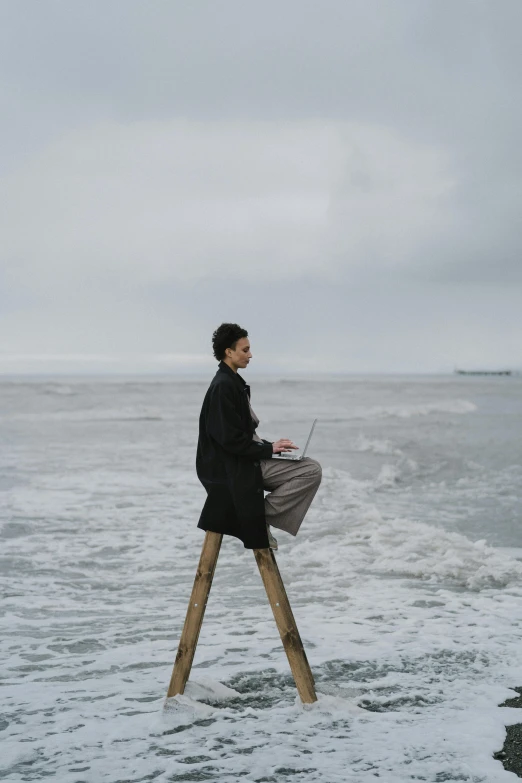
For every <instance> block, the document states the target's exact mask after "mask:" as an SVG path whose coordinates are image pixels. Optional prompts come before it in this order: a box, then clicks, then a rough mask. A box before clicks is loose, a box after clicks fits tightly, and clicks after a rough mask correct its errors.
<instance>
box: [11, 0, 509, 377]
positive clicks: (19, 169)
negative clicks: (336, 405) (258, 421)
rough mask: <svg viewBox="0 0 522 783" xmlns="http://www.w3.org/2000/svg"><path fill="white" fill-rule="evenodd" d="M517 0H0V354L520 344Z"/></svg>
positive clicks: (159, 355) (31, 364) (205, 366)
mask: <svg viewBox="0 0 522 783" xmlns="http://www.w3.org/2000/svg"><path fill="white" fill-rule="evenodd" d="M521 29H522V3H521V2H520V0H321V1H320V2H319V1H318V0H314V1H313V2H311V1H310V0H277V2H273V1H272V0H263V2H253V0H252V1H250V0H208V1H205V0H190V1H189V0H141V1H140V2H137V1H136V0H75V1H74V2H70V0H62V1H61V2H57V1H56V0H45V1H44V2H31V1H30V0H27V1H26V2H20V0H0V58H1V69H0V110H1V116H2V123H1V144H0V200H1V212H0V373H16V372H55V371H59V372H76V371H78V372H86V371H95V372H100V371H102V372H114V371H117V372H133V371H136V372H138V371H145V372H151V371H154V372H161V371H169V372H171V371H176V370H179V371H183V370H191V371H194V370H198V371H202V372H208V370H209V369H210V370H213V369H214V367H215V364H216V363H215V360H214V359H213V358H212V355H211V335H212V331H213V330H214V329H215V328H216V327H217V326H218V325H219V324H220V323H221V322H222V321H234V322H238V323H239V324H240V325H242V326H244V327H245V328H246V329H248V331H249V335H250V340H251V345H252V352H253V354H254V361H253V362H252V364H251V367H250V368H249V370H248V373H255V372H256V371H259V372H268V371H271V370H273V371H275V372H279V373H281V372H282V373H289V372H297V371H306V372H313V371H318V372H322V371H329V372H451V371H452V370H453V368H454V366H459V367H464V368H476V367H488V368H489V367H492V368H500V367H502V368H503V367H513V368H522V94H521V93H522V87H521V85H522V47H521V46H520V30H521Z"/></svg>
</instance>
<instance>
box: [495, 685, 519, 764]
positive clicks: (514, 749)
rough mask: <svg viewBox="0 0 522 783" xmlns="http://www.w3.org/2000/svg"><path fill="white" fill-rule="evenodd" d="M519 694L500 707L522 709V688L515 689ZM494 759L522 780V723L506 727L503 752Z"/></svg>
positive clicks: (498, 752) (496, 754) (497, 753)
mask: <svg viewBox="0 0 522 783" xmlns="http://www.w3.org/2000/svg"><path fill="white" fill-rule="evenodd" d="M513 690H514V691H517V692H518V694H519V695H518V696H514V697H513V698H512V699H506V701H504V702H502V704H499V705H498V706H499V707H519V708H520V707H522V687H517V688H513ZM493 758H494V759H497V761H501V762H502V765H503V767H504V769H505V770H506V771H507V772H513V773H514V774H515V775H518V777H519V778H522V723H514V724H513V725H512V726H506V739H505V740H504V744H503V746H502V750H498V751H497V752H496V753H494V754H493Z"/></svg>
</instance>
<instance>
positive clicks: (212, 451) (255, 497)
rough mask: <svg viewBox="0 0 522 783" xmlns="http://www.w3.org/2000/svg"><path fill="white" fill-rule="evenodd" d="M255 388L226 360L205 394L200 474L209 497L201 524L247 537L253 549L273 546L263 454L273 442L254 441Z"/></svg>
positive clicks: (269, 451)
mask: <svg viewBox="0 0 522 783" xmlns="http://www.w3.org/2000/svg"><path fill="white" fill-rule="evenodd" d="M249 399H250V387H249V386H248V384H247V383H245V381H244V380H243V378H242V377H241V376H240V375H238V373H235V372H234V370H232V369H231V368H230V367H229V366H228V364H225V362H223V361H222V362H220V363H219V368H218V371H217V373H216V374H215V376H214V378H213V379H212V382H211V384H210V386H209V388H208V390H207V393H206V394H205V399H204V400H203V405H202V407H201V414H200V417H199V439H198V449H197V455H196V471H197V474H198V478H199V480H200V481H201V483H202V484H203V486H204V487H205V489H206V490H207V493H208V494H207V499H206V501H205V505H204V506H203V510H202V512H201V516H200V518H199V522H198V527H200V528H201V529H202V530H211V531H213V532H214V533H225V534H226V535H229V536H236V538H239V539H241V541H242V542H243V544H244V545H245V547H246V548H247V549H266V548H268V534H267V529H266V519H265V500H264V497H265V496H264V493H263V476H262V474H261V464H260V462H259V460H260V459H271V457H272V444H271V443H270V441H268V440H264V441H263V442H262V443H259V442H257V441H255V440H252V435H253V433H254V431H255V425H254V422H253V421H252V416H251V414H250V408H249V405H248V400H249Z"/></svg>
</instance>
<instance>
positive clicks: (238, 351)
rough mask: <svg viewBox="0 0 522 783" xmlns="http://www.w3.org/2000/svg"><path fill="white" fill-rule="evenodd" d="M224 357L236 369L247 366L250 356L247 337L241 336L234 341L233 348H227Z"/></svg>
mask: <svg viewBox="0 0 522 783" xmlns="http://www.w3.org/2000/svg"><path fill="white" fill-rule="evenodd" d="M226 358H227V359H228V361H229V362H230V363H231V364H232V365H233V366H234V367H235V368H236V370H239V369H240V368H241V367H248V363H249V361H250V359H251V358H252V354H251V353H250V342H249V340H248V337H241V338H240V339H239V340H238V341H237V343H236V348H235V350H234V349H233V348H227V350H226Z"/></svg>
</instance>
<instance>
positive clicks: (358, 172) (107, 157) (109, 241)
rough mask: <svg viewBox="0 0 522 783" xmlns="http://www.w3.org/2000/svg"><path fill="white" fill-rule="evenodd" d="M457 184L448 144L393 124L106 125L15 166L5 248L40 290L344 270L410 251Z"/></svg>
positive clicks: (6, 191) (5, 188)
mask: <svg viewBox="0 0 522 783" xmlns="http://www.w3.org/2000/svg"><path fill="white" fill-rule="evenodd" d="M451 186H452V182H451V178H450V177H449V174H448V172H447V164H446V160H445V156H444V153H443V151H441V150H440V149H437V148H434V147H433V146H429V145H422V144H419V143H414V142H412V141H409V140H407V139H404V138H400V137H399V136H398V135H397V133H395V132H393V131H391V130H389V129H387V128H383V127H376V126H369V125H362V124H356V123H335V122H331V121H329V122H315V121H310V122H300V121H299V122H298V121H295V122H287V123H283V122H272V121H270V122H235V123H232V122H195V121H188V120H187V121H183V120H172V121H168V122H163V123H159V122H156V123H150V122H136V123H131V124H117V123H109V124H98V125H96V126H94V127H92V128H90V129H88V130H85V129H84V130H80V131H75V132H70V133H68V134H66V135H64V136H62V137H61V138H60V139H59V140H58V141H56V142H55V143H53V144H51V145H49V146H48V147H47V148H46V149H45V150H44V151H43V152H42V153H40V154H39V155H37V156H35V157H34V158H32V159H31V160H29V161H27V162H26V163H25V165H24V166H23V167H21V168H19V169H18V170H17V171H16V172H13V173H11V174H10V175H9V176H7V177H5V178H4V180H3V181H2V184H1V188H2V196H3V201H4V204H5V207H4V209H3V217H2V218H1V221H0V231H1V234H2V237H3V243H2V250H1V254H2V255H1V257H2V262H3V264H4V265H5V269H6V270H7V274H8V277H9V279H10V280H11V281H12V282H15V283H17V284H18V285H20V286H24V287H27V286H28V287H29V288H30V289H31V290H33V291H35V292H37V293H38V292H39V291H43V292H46V291H47V292H49V291H63V290H64V289H65V290H67V289H68V288H71V287H74V286H75V285H76V286H87V287H88V286H89V284H90V283H92V282H93V281H95V282H96V285H99V286H105V285H107V286H109V287H110V286H116V287H118V286H119V285H120V284H121V283H122V281H124V285H126V286H130V287H133V286H141V285H148V284H158V283H162V282H166V281H185V282H186V281H194V280H198V279H202V278H204V277H208V276H210V277H215V278H222V277H228V278H230V279H238V280H249V281H255V280H260V279H263V280H266V279H269V280H270V279H272V280H275V281H277V280H291V279H293V278H296V277H302V276H306V275H311V276H314V275H321V276H322V277H324V276H326V277H330V278H332V279H334V278H335V277H336V276H337V275H339V274H341V273H343V274H344V273H345V272H347V271H348V272H349V270H350V269H356V268H358V267H360V266H361V265H364V264H368V263H371V264H375V265H377V266H379V265H383V264H384V265H390V264H391V265H400V263H402V262H403V261H404V260H405V259H411V258H412V257H413V256H414V254H415V251H416V249H417V247H418V246H419V245H422V243H423V242H425V241H426V239H427V237H429V236H430V235H431V234H432V233H433V232H434V231H436V230H437V228H438V227H439V226H440V224H441V221H442V215H443V209H444V199H445V197H446V193H447V192H448V190H450V189H451Z"/></svg>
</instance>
